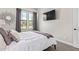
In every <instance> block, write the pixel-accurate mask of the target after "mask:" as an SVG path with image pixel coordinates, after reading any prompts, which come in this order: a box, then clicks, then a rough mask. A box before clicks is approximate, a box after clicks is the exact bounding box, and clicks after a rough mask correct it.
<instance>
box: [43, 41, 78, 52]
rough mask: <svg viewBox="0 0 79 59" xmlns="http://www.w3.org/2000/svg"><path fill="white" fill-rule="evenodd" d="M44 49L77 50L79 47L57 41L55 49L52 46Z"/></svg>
mask: <svg viewBox="0 0 79 59" xmlns="http://www.w3.org/2000/svg"><path fill="white" fill-rule="evenodd" d="M44 51H79V49H78V48H75V47H72V46H69V45H67V44H64V43H61V42H58V44H57V48H56V50H55V49H54V47H53V46H51V47H49V48H47V49H46V50H44Z"/></svg>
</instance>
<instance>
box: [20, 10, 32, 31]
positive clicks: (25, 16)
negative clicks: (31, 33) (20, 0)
mask: <svg viewBox="0 0 79 59" xmlns="http://www.w3.org/2000/svg"><path fill="white" fill-rule="evenodd" d="M32 29H33V13H32V12H28V11H24V10H22V11H21V31H22V32H24V31H27V30H32Z"/></svg>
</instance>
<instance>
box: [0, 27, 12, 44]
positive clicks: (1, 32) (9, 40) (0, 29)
mask: <svg viewBox="0 0 79 59" xmlns="http://www.w3.org/2000/svg"><path fill="white" fill-rule="evenodd" d="M0 34H1V35H2V36H3V38H4V41H5V43H6V45H9V44H10V43H11V42H12V40H11V39H10V37H9V36H8V35H7V33H6V32H5V30H4V29H3V28H0Z"/></svg>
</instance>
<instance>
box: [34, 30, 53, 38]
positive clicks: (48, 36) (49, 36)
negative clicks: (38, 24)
mask: <svg viewBox="0 0 79 59" xmlns="http://www.w3.org/2000/svg"><path fill="white" fill-rule="evenodd" d="M34 32H35V33H38V34H42V35H44V36H46V37H47V38H48V39H49V38H51V37H52V38H54V37H53V36H52V35H51V34H48V33H43V32H39V31H34Z"/></svg>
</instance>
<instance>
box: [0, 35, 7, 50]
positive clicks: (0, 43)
mask: <svg viewBox="0 0 79 59" xmlns="http://www.w3.org/2000/svg"><path fill="white" fill-rule="evenodd" d="M5 48H6V43H5V41H4V39H3V36H2V35H1V34H0V49H5Z"/></svg>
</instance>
